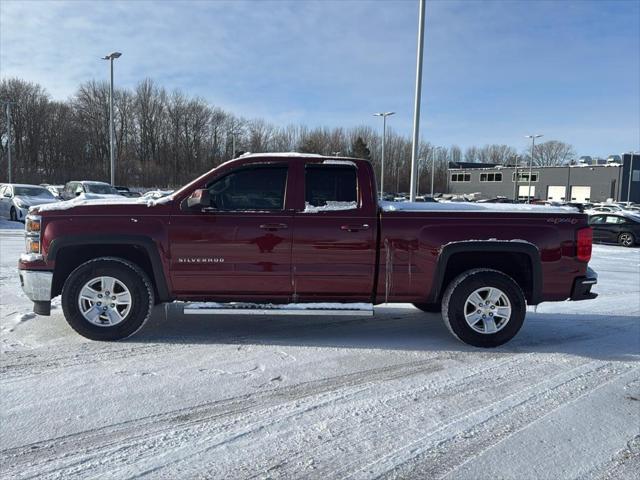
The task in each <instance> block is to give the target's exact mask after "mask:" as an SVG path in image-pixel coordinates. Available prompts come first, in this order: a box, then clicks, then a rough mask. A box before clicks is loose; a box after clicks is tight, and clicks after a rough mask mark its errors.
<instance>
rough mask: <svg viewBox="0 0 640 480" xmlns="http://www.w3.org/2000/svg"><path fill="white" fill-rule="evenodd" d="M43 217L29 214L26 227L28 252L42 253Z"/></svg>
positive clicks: (25, 223)
mask: <svg viewBox="0 0 640 480" xmlns="http://www.w3.org/2000/svg"><path fill="white" fill-rule="evenodd" d="M41 223H42V218H41V217H40V216H39V215H27V218H26V219H25V222H24V229H25V235H26V238H25V240H26V243H27V253H36V254H39V253H40V249H41V246H40V230H41Z"/></svg>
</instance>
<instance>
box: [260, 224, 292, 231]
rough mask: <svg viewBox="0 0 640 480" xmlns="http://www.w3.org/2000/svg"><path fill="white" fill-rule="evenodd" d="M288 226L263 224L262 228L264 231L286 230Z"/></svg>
mask: <svg viewBox="0 0 640 480" xmlns="http://www.w3.org/2000/svg"><path fill="white" fill-rule="evenodd" d="M287 227H288V225H287V224H286V223H263V224H262V225H260V228H261V229H263V230H284V229H285V228H287Z"/></svg>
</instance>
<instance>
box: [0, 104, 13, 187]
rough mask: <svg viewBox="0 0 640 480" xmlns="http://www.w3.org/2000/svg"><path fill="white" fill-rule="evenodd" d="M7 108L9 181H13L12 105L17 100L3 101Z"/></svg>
mask: <svg viewBox="0 0 640 480" xmlns="http://www.w3.org/2000/svg"><path fill="white" fill-rule="evenodd" d="M2 103H4V105H5V107H6V109H7V170H8V172H7V173H8V175H7V177H8V179H9V183H12V181H11V170H12V169H11V105H14V104H15V102H10V101H8V100H7V101H3V102H2Z"/></svg>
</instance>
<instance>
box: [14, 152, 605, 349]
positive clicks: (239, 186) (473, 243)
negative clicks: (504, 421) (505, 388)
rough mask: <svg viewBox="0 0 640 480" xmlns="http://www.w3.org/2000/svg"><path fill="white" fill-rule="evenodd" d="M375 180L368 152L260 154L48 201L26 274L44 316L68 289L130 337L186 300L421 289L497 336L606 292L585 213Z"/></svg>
mask: <svg viewBox="0 0 640 480" xmlns="http://www.w3.org/2000/svg"><path fill="white" fill-rule="evenodd" d="M375 186H376V180H375V178H374V173H373V168H372V165H371V163H370V162H368V161H366V160H357V159H340V158H335V157H321V156H318V155H309V156H305V155H300V154H297V155H287V154H280V155H277V154H258V155H245V156H243V157H241V158H237V159H234V160H232V161H230V162H226V163H224V164H222V165H220V166H218V167H217V168H215V169H213V170H211V171H210V172H208V173H205V174H204V175H202V176H200V177H199V178H197V179H196V180H194V181H192V182H191V183H189V184H188V185H186V186H184V187H183V188H181V189H180V190H178V191H176V192H175V193H174V194H173V195H171V196H169V197H165V199H161V200H165V201H158V202H152V203H146V202H139V203H133V202H131V203H126V202H118V203H112V204H109V202H107V201H101V200H88V201H86V202H81V203H79V204H77V205H72V206H69V205H65V206H64V209H59V208H56V206H43V207H42V208H40V209H36V210H34V211H33V212H32V214H31V215H30V217H29V218H28V219H27V224H26V236H27V239H28V241H27V254H26V255H23V256H22V257H21V258H20V261H19V273H20V278H21V282H22V285H23V289H24V291H25V293H26V295H27V296H28V297H29V298H30V299H31V300H32V301H33V302H34V311H35V312H36V313H38V314H41V315H48V314H49V313H50V308H51V299H52V298H53V297H56V296H58V295H60V294H62V302H61V304H62V310H63V312H64V315H65V318H66V319H67V322H68V323H69V324H70V326H71V327H72V328H73V329H75V330H76V331H77V332H78V333H80V334H81V335H84V336H85V337H87V338H91V339H95V340H117V339H121V338H125V337H128V336H130V335H132V334H133V333H135V332H136V331H137V330H138V329H140V328H141V327H142V325H143V324H144V323H145V321H146V320H147V319H148V318H149V315H150V314H151V309H152V307H153V305H154V304H157V303H162V302H171V301H174V300H179V301H183V302H185V303H183V304H180V308H183V309H184V312H185V313H196V314H222V315H232V314H238V313H244V314H261V315H264V314H272V315H273V314H278V313H284V314H314V315H317V314H329V315H360V316H362V315H372V314H373V309H374V305H376V304H381V303H387V302H390V303H397V302H401V303H404V302H413V303H414V305H416V307H417V308H420V309H422V310H425V311H432V310H434V309H439V308H441V309H442V316H443V319H444V321H445V324H446V325H447V327H448V328H449V330H450V331H451V332H452V333H453V335H454V336H455V337H456V338H458V339H460V340H462V341H464V342H466V343H468V344H471V345H475V346H478V347H496V346H498V345H501V344H503V343H505V342H507V341H508V340H510V339H511V338H513V337H514V336H515V335H516V333H517V332H518V331H519V330H520V328H521V326H522V324H523V321H524V317H525V314H526V306H527V305H537V304H539V303H540V302H545V301H564V300H567V299H571V300H586V299H589V298H593V297H595V296H596V294H595V293H592V292H591V288H592V286H593V285H594V284H596V283H597V277H596V274H595V272H593V270H591V269H590V268H588V262H589V259H590V258H591V228H589V226H588V224H587V216H586V215H584V214H581V213H579V212H577V211H573V210H570V211H568V210H566V209H557V208H553V207H533V206H531V207H530V206H527V208H526V209H525V208H517V206H509V205H483V204H477V203H440V202H438V203H415V202H400V203H398V202H380V203H379V202H378V196H377V193H376V189H375V188H376V187H375ZM194 302H195V303H194ZM202 302H215V303H202ZM237 302H242V303H237ZM399 328H400V327H399Z"/></svg>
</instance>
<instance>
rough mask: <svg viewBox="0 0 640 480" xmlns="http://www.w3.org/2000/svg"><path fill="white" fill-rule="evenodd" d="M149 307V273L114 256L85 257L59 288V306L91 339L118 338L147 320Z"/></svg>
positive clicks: (71, 324)
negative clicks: (92, 258) (60, 305)
mask: <svg viewBox="0 0 640 480" xmlns="http://www.w3.org/2000/svg"><path fill="white" fill-rule="evenodd" d="M152 307H153V287H152V285H151V281H150V280H149V277H148V276H147V275H146V274H145V273H144V271H142V270H141V269H140V268H139V267H138V266H136V265H135V264H133V263H131V262H128V261H126V260H123V259H120V258H115V257H102V258H97V259H94V260H89V261H88V262H85V263H83V264H82V265H80V266H79V267H78V268H76V269H75V270H74V271H73V272H71V275H69V277H68V278H67V280H66V282H65V283H64V287H63V289H62V310H63V312H64V316H65V318H66V320H67V322H68V323H69V325H70V326H71V328H73V329H74V330H75V331H76V332H78V333H79V334H80V335H82V336H83V337H86V338H89V339H91V340H120V339H123V338H126V337H129V336H131V335H133V334H134V333H135V332H137V331H138V330H139V329H140V328H142V326H143V325H144V323H145V322H146V321H147V319H148V318H149V316H150V314H151V309H152Z"/></svg>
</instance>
